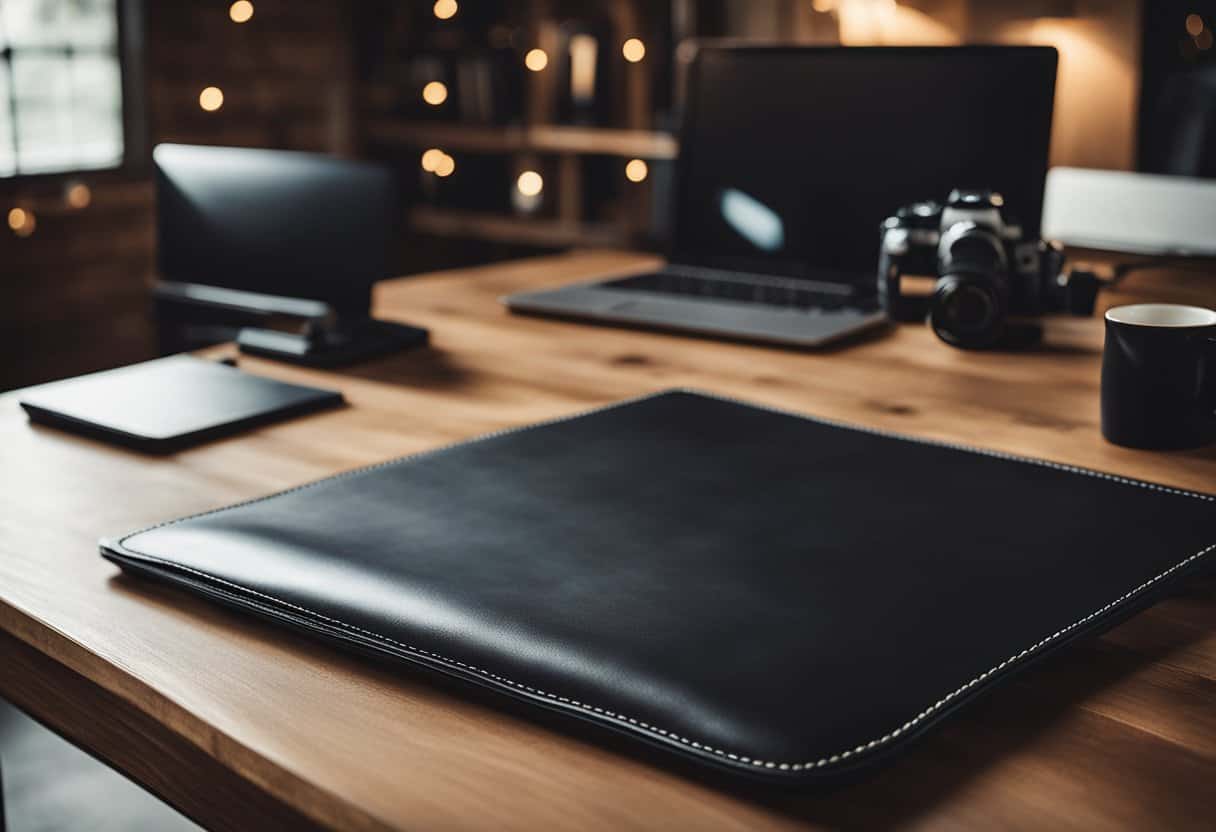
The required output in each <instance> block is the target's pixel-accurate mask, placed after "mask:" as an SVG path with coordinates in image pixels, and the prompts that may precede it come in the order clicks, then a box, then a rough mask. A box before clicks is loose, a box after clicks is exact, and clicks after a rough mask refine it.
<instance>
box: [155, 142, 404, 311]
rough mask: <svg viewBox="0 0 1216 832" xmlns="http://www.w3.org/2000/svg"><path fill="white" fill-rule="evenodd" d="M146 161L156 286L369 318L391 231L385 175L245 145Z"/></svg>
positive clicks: (177, 149) (392, 208)
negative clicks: (298, 303) (238, 293)
mask: <svg viewBox="0 0 1216 832" xmlns="http://www.w3.org/2000/svg"><path fill="white" fill-rule="evenodd" d="M152 157H153V162H154V165H155V174H156V176H155V178H156V201H157V264H158V269H159V272H160V275H161V277H162V278H163V279H165V280H171V281H181V282H186V283H202V284H206V285H211V286H222V287H225V288H230V289H244V290H246V291H250V292H261V293H265V294H270V295H282V296H287V297H297V298H311V299H315V300H321V301H325V302H327V303H329V304H330V305H331V306H334V307H336V308H338V310H339V312H342V313H344V314H352V315H360V314H362V315H366V314H367V308H368V302H369V298H370V291H371V285H372V283H374V282H375V281H377V280H380V279H382V278H385V277H388V276H389V274H388V271H389V268H388V249H389V244H390V240H391V235H393V234H394V233H395V232H396V228H397V226H396V222H397V219H396V207H397V206H396V188H395V183H394V180H393V177H392V174H391V173H390V172H389V171H387V170H385V169H383V168H380V167H378V166H375V165H370V164H365V163H361V162H351V161H346V160H342V159H334V158H331V157H327V156H319V155H315V154H310V153H294V152H290V151H280V150H261V149H253V148H235V147H205V146H192V145H174V144H161V145H157V147H156V148H155V150H154V151H153V154H152Z"/></svg>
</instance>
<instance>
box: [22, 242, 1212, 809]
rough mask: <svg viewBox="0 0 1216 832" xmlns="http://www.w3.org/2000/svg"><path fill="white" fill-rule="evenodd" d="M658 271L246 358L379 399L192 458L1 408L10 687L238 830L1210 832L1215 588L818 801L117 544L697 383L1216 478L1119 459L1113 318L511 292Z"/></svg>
mask: <svg viewBox="0 0 1216 832" xmlns="http://www.w3.org/2000/svg"><path fill="white" fill-rule="evenodd" d="M637 263H639V258H637V257H636V256H630V255H616V254H594V255H571V256H564V257H557V258H550V259H544V260H529V261H520V262H516V263H513V264H507V265H501V266H495V267H490V268H485V269H477V270H466V271H459V272H451V273H445V274H438V275H432V276H428V277H423V278H416V279H411V280H404V281H397V282H394V283H391V284H386V285H383V286H381V287H380V288H379V291H378V298H377V301H378V308H379V312H380V314H381V315H383V316H386V317H395V318H400V319H404V320H409V321H413V322H417V323H421V324H424V325H426V326H428V327H431V328H432V331H433V334H434V349H433V350H431V351H429V352H420V353H411V354H405V355H400V356H397V357H393V358H390V359H386V360H383V361H380V362H376V363H373V364H369V365H366V366H364V367H361V368H356V369H355V370H353V371H350V372H344V373H325V372H311V371H306V370H301V369H293V368H290V367H287V366H283V365H279V364H275V363H271V362H266V361H258V360H254V359H242V365H243V366H245V367H246V368H247V369H249V370H250V371H253V372H256V373H264V374H267V375H272V376H276V377H280V378H284V379H291V380H297V381H306V382H316V383H318V384H322V385H329V386H337V387H341V388H342V389H343V390H344V391H345V392H346V394H347V396H348V397H349V400H350V403H351V406H350V407H349V408H348V409H346V410H343V411H339V412H330V413H325V414H319V415H315V416H311V417H307V418H303V419H298V420H296V421H293V422H289V423H286V424H282V425H278V426H274V427H269V428H264V429H261V430H259V431H257V432H256V433H253V434H249V435H246V436H243V437H239V438H233V439H229V440H226V441H222V442H218V443H215V444H212V445H208V446H206V447H203V448H199V449H196V450H192V451H189V452H185V453H181V454H178V455H176V456H174V457H171V458H165V459H156V458H147V457H141V456H138V455H136V454H133V453H128V452H124V451H121V450H117V449H114V448H110V447H107V446H105V445H101V444H98V443H94V442H90V441H86V440H83V439H76V438H73V437H70V436H67V435H65V434H61V433H58V432H56V431H53V430H49V429H42V428H36V427H32V426H30V425H29V424H28V423H27V422H26V420H25V418H24V416H23V415H22V413H21V412H20V410H19V409H18V407H17V403H16V396H15V395H13V394H10V395H6V396H3V397H0V695H3V696H5V697H7V698H9V699H11V700H13V701H14V702H16V703H17V704H18V705H20V706H21V707H22V708H24V709H26V710H27V711H29V712H30V713H32V714H33V715H35V716H36V717H38V718H39V719H41V720H43V721H44V722H46V723H47V724H48V725H50V726H51V727H52V728H54V729H55V730H57V731H59V732H61V733H62V734H64V735H65V736H67V737H69V738H71V739H72V740H74V741H75V742H77V743H78V744H80V745H82V746H84V747H85V748H87V749H89V750H91V751H92V752H94V753H95V754H96V755H97V756H99V757H101V758H102V759H104V760H106V761H107V762H109V763H111V764H112V765H115V766H117V767H118V768H120V769H123V770H125V771H127V772H128V773H130V774H131V775H132V776H133V777H135V778H136V779H137V780H139V781H141V782H143V783H144V784H146V785H147V786H148V787H149V788H150V789H152V790H153V791H155V792H156V793H158V794H160V795H161V796H163V797H164V798H165V799H167V800H168V801H169V802H171V803H173V804H175V805H177V806H178V807H180V808H181V809H182V810H184V811H185V812H186V813H187V814H189V815H191V816H193V817H195V818H198V819H199V820H201V821H202V822H203V823H205V824H207V825H209V826H214V827H215V828H234V829H236V828H241V829H252V828H271V827H274V826H276V825H291V826H304V825H308V824H316V825H322V826H331V827H340V828H349V829H389V828H394V829H396V828H414V829H446V828H479V827H487V826H493V827H500V828H511V829H546V828H562V827H576V828H586V827H597V828H612V829H621V828H632V827H648V826H650V827H664V828H684V829H692V828H708V827H721V828H738V829H755V828H769V827H771V828H794V827H804V826H812V827H813V826H830V827H839V826H847V827H856V826H889V825H895V824H898V825H903V826H932V827H976V826H1007V827H1045V826H1046V827H1053V828H1058V827H1068V826H1072V827H1081V828H1087V829H1092V828H1099V827H1139V828H1149V827H1152V828H1184V827H1195V828H1200V827H1202V828H1209V829H1210V828H1211V824H1212V822H1213V821H1212V819H1213V817H1216V788H1214V787H1213V784H1214V783H1216V583H1214V582H1199V583H1197V584H1194V585H1192V586H1190V587H1188V588H1187V589H1186V590H1185V591H1184V592H1183V593H1182V594H1180V595H1178V596H1177V597H1175V598H1173V599H1171V600H1169V601H1166V602H1164V603H1161V604H1159V605H1158V606H1156V607H1154V608H1153V609H1151V610H1149V611H1147V612H1145V613H1143V614H1141V615H1140V616H1138V617H1136V618H1135V619H1133V620H1131V621H1130V622H1128V623H1126V624H1124V625H1123V626H1121V627H1120V628H1118V629H1117V630H1115V631H1113V632H1111V633H1110V634H1108V635H1106V636H1104V637H1103V638H1101V639H1098V640H1095V641H1090V642H1086V643H1084V644H1081V645H1078V646H1075V647H1072V648H1069V649H1068V650H1067V652H1066V653H1065V654H1063V655H1061V656H1060V657H1058V658H1056V659H1054V660H1052V661H1050V662H1047V663H1045V664H1044V665H1041V666H1040V667H1039V668H1037V669H1035V670H1033V671H1031V672H1029V673H1027V674H1026V675H1024V676H1023V677H1020V678H1019V679H1018V680H1016V681H1014V682H1012V683H1011V684H1009V685H1007V686H1006V687H1005V688H1004V689H1002V690H999V691H997V692H995V693H993V694H992V695H991V696H989V697H987V698H985V699H984V700H983V701H982V702H980V703H978V704H976V705H975V706H974V707H972V708H969V709H968V710H966V711H965V712H964V713H962V714H961V715H959V716H958V717H957V718H954V719H952V720H951V721H950V722H949V723H948V724H947V725H946V726H944V727H943V728H942V729H941V730H939V731H936V732H935V733H934V734H933V735H932V736H931V737H930V738H928V739H926V740H925V741H924V742H923V743H921V744H920V745H919V746H918V747H916V748H915V749H913V750H912V751H911V752H910V753H908V754H906V755H905V756H904V757H903V758H902V759H901V760H900V761H899V762H897V763H896V764H894V765H892V766H890V767H889V768H887V769H885V770H884V771H883V772H881V773H880V774H879V775H877V776H876V777H874V778H873V779H872V780H870V781H868V782H865V783H862V784H859V785H855V786H852V787H848V788H845V789H843V790H840V791H835V792H831V793H826V794H797V793H782V792H776V793H774V792H771V791H763V790H760V791H756V790H752V789H743V790H735V789H726V788H723V787H722V786H721V785H716V786H715V785H711V784H708V783H706V782H702V781H701V780H699V779H692V778H690V777H689V776H688V774H687V773H677V772H674V771H672V770H669V769H667V768H665V767H663V766H660V765H656V764H655V762H654V758H653V757H649V756H647V755H645V754H640V755H639V754H634V753H631V749H632V748H633V746H632V745H628V744H622V743H620V742H612V741H610V740H607V739H606V738H603V737H599V735H596V737H591V736H590V735H587V734H585V733H581V734H580V733H578V732H575V731H570V730H561V729H560V728H555V727H553V726H552V725H550V726H549V727H545V726H543V725H541V724H538V723H535V722H532V721H530V720H529V719H528V718H526V717H525V716H523V715H521V713H520V712H518V711H517V710H512V709H511V708H509V707H500V706H499V704H498V701H497V700H494V699H486V698H485V697H484V696H477V695H474V694H472V693H470V692H469V691H467V690H466V689H465V688H464V687H461V686H458V685H455V684H452V683H443V682H440V681H439V680H437V679H436V678H434V677H433V676H431V675H428V674H426V673H423V672H411V671H409V670H404V669H401V668H386V667H383V666H377V665H375V664H371V663H368V662H367V661H364V660H360V659H355V658H349V657H346V656H344V655H342V654H341V653H340V652H338V651H337V650H335V649H332V648H330V647H328V646H324V645H321V644H317V643H313V642H311V641H308V640H305V639H304V638H301V637H298V636H296V635H293V634H291V633H288V632H286V631H284V630H280V629H277V628H275V627H272V626H270V625H266V624H262V623H259V622H255V621H251V620H249V619H246V618H244V617H242V616H240V615H238V614H236V613H232V612H228V611H225V610H221V609H218V608H216V607H213V606H210V605H207V604H205V603H203V602H201V601H198V600H195V599H193V598H191V597H188V596H186V595H184V594H182V593H180V592H176V591H173V590H171V589H168V588H161V587H157V586H153V585H151V584H146V583H142V582H138V581H135V580H130V579H126V578H123V577H120V576H119V574H118V572H117V570H116V569H115V568H114V567H113V566H111V565H110V564H108V563H106V562H103V561H102V560H101V559H100V558H99V557H98V556H97V546H96V542H97V539H98V537H100V536H102V535H106V534H113V533H115V532H121V531H125V530H128V529H131V528H134V527H138V526H142V525H144V524H147V523H150V522H152V521H156V520H161V519H165V518H169V517H174V516H178V515H182V514H186V513H190V512H195V511H198V510H200V509H205V508H208V507H212V506H217V505H221V504H225V503H228V502H231V501H234V500H239V499H243V498H247V497H251V496H255V495H259V494H263V493H266V492H270V491H274V490H278V489H281V488H284V487H287V486H291V485H295V484H297V483H303V482H306V481H308V480H312V479H315V478H317V477H321V476H325V475H327V474H330V473H333V472H335V471H339V470H343V469H347V468H352V467H354V466H358V465H362V464H365V463H369V462H373V461H376V460H381V459H386V458H389V457H393V456H397V455H400V454H405V453H410V452H413V451H418V450H421V449H423V448H429V447H433V446H436V445H441V444H444V443H448V442H452V441H455V440H460V439H464V438H467V437H471V436H474V435H476V434H480V433H482V432H485V431H490V430H494V429H497V428H502V427H505V426H508V425H520V424H524V423H528V422H532V421H535V420H538V419H544V418H547V417H551V416H555V415H558V414H564V413H573V412H576V411H579V410H582V409H585V408H589V407H592V406H595V405H599V404H602V403H605V402H609V401H613V400H615V399H620V398H624V397H627V396H633V395H637V394H640V393H643V392H647V391H652V390H656V389H660V388H665V387H670V386H676V385H688V386H695V387H702V388H706V389H709V390H716V391H721V392H723V393H728V394H732V395H737V396H741V397H744V398H748V399H753V400H755V401H757V402H765V403H769V404H773V405H778V406H781V407H786V408H791V409H795V410H800V411H805V412H810V413H815V414H819V415H822V416H827V417H831V418H835V419H845V420H851V421H854V422H858V423H863V424H867V425H873V426H878V427H883V428H890V429H893V430H898V431H905V432H908V433H913V434H919V435H924V436H931V437H939V438H944V439H954V440H961V441H963V442H968V443H973V444H977V445H986V446H989V447H993V448H999V449H1002V450H1006V451H1012V452H1014V453H1021V454H1029V455H1035V456H1043V457H1046V458H1049V459H1054V460H1059V461H1062V462H1068V463H1075V464H1078V465H1084V466H1089V467H1093V468H1097V469H1100V470H1104V471H1113V472H1119V473H1124V474H1128V475H1131V476H1136V477H1144V478H1148V479H1153V480H1158V481H1161V482H1164V483H1168V484H1171V485H1176V486H1182V487H1186V488H1193V489H1199V490H1208V491H1212V490H1216V449H1214V448H1209V449H1206V450H1202V451H1194V452H1186V453H1168V454H1167V453H1146V452H1137V451H1130V450H1125V449H1121V448H1117V447H1114V446H1111V445H1108V444H1106V443H1105V442H1103V440H1102V439H1101V437H1100V436H1099V433H1098V426H1097V420H1098V414H1097V395H1098V363H1099V355H1100V345H1101V326H1100V323H1099V321H1097V320H1075V319H1068V320H1057V321H1054V322H1052V324H1051V328H1050V330H1049V335H1048V341H1047V345H1046V346H1045V347H1044V348H1043V349H1042V350H1040V351H1037V352H1034V353H1029V354H1021V355H1010V354H1000V353H991V354H975V353H966V352H960V351H958V350H953V349H950V348H948V347H946V346H944V345H942V344H940V343H938V342H937V341H936V340H935V339H934V338H933V336H932V335H931V334H930V333H929V332H928V331H927V329H925V328H923V327H919V326H907V327H903V328H901V329H899V330H898V331H894V332H891V333H889V334H887V335H884V336H880V337H876V338H872V339H870V340H867V341H865V342H863V343H859V344H856V345H853V346H850V347H848V348H841V349H838V350H834V351H830V352H824V353H819V354H805V353H797V352H792V351H782V350H777V349H768V348H763V347H754V346H743V345H730V344H722V343H715V342H711V341H703V340H695V339H691V338H682V337H676V336H667V335H660V334H646V333H639V332H634V331H628V330H619V329H607V328H596V327H589V326H580V325H577V324H573V323H562V322H555V321H550V320H542V319H532V318H520V317H513V316H511V315H508V314H507V313H506V311H504V309H503V308H502V307H501V306H499V304H498V303H497V301H496V298H497V297H498V296H499V295H500V294H502V293H505V292H509V291H512V290H516V289H522V288H525V287H534V286H539V285H543V284H548V283H560V282H563V281H567V280H570V279H573V278H579V277H589V276H593V275H597V274H606V273H610V272H613V271H615V270H620V269H623V268H628V267H629V266H631V265H636V264H637ZM1195 285H1199V284H1195ZM1192 288H1194V286H1193V287H1192ZM1202 289H1203V290H1204V291H1211V290H1210V289H1208V288H1207V287H1202ZM1009 510H1010V512H1009V522H1010V523H1024V522H1032V521H1033V518H1026V517H1022V516H1020V515H1019V514H1018V511H1017V506H1010V507H1009ZM878 522H881V518H878ZM876 579H881V576H876ZM597 737H598V739H597ZM601 741H606V742H609V746H608V747H601V745H600V742H601Z"/></svg>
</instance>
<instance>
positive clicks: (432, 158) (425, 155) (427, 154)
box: [422, 147, 446, 173]
mask: <svg viewBox="0 0 1216 832" xmlns="http://www.w3.org/2000/svg"><path fill="white" fill-rule="evenodd" d="M445 155H446V154H445V153H444V152H443V151H442V150H440V149H439V148H437V147H432V148H429V149H428V150H424V151H423V152H422V169H423V170H427V171H430V172H432V173H434V172H435V168H436V167H437V166H438V165H439V160H440V159H442V158H443V157H444V156H445Z"/></svg>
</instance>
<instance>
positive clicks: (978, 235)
mask: <svg viewBox="0 0 1216 832" xmlns="http://www.w3.org/2000/svg"><path fill="white" fill-rule="evenodd" d="M937 256H938V260H939V262H940V264H941V269H942V271H943V273H944V272H945V271H946V270H949V271H969V272H980V273H996V272H1004V271H1005V268H1006V262H1005V249H1004V247H1003V246H1002V245H1001V241H1000V240H999V239H998V238H997V236H996V235H995V234H993V233H992V232H991V231H989V230H988V229H986V228H981V227H980V226H978V225H976V224H975V223H973V222H960V223H955V224H954V225H952V226H950V227H949V228H947V229H946V230H945V231H944V232H942V236H941V242H940V243H939V244H938V255H937Z"/></svg>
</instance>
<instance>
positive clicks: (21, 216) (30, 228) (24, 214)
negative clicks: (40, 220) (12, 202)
mask: <svg viewBox="0 0 1216 832" xmlns="http://www.w3.org/2000/svg"><path fill="white" fill-rule="evenodd" d="M35 226H37V222H36V221H35V220H34V212H33V211H27V210H25V209H24V208H13V209H11V210H10V211H9V212H8V227H9V228H11V229H12V230H13V233H14V234H16V235H17V236H18V237H28V236H30V235H31V234H33V233H34V228H35Z"/></svg>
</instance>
